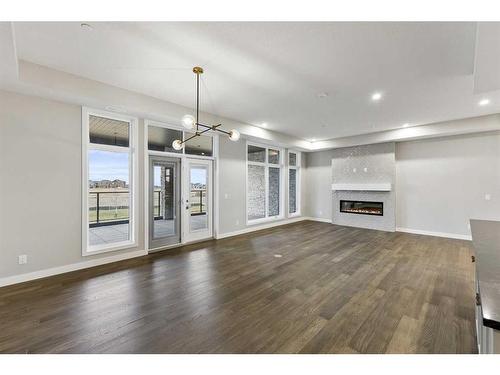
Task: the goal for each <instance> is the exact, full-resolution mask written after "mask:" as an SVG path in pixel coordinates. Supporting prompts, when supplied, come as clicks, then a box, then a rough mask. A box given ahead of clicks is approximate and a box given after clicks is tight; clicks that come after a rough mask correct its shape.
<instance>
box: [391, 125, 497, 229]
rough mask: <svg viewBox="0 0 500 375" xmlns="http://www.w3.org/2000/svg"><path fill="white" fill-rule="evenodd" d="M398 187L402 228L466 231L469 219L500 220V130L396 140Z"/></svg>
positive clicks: (399, 214) (399, 224)
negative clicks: (414, 139) (403, 140)
mask: <svg viewBox="0 0 500 375" xmlns="http://www.w3.org/2000/svg"><path fill="white" fill-rule="evenodd" d="M396 189H397V190H396V196H397V198H396V201H397V204H396V208H397V215H396V217H397V223H396V225H397V227H399V228H409V229H412V230H417V231H428V232H438V233H447V234H451V235H458V236H461V235H462V236H468V235H470V230H469V228H468V223H469V219H470V218H477V219H492V220H500V132H494V133H481V134H471V135H462V136H454V137H446V138H436V139H429V140H423V141H412V142H402V143H398V144H397V146H396ZM487 194H489V195H490V196H491V199H490V200H485V196H486V195H487Z"/></svg>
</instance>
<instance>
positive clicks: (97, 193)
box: [96, 192, 99, 224]
mask: <svg viewBox="0 0 500 375" xmlns="http://www.w3.org/2000/svg"><path fill="white" fill-rule="evenodd" d="M96 195H97V198H96V199H97V214H96V215H97V218H96V220H97V224H99V192H96Z"/></svg>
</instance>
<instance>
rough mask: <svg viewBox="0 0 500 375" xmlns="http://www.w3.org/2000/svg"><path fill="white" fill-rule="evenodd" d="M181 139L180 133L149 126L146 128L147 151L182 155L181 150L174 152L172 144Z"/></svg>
mask: <svg viewBox="0 0 500 375" xmlns="http://www.w3.org/2000/svg"><path fill="white" fill-rule="evenodd" d="M176 139H182V131H180V130H175V129H168V128H163V127H160V126H153V125H150V126H149V127H148V150H150V151H163V152H175V153H182V150H175V149H174V148H173V147H172V142H173V141H175V140H176Z"/></svg>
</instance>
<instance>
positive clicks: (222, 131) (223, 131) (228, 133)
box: [214, 129, 231, 135]
mask: <svg viewBox="0 0 500 375" xmlns="http://www.w3.org/2000/svg"><path fill="white" fill-rule="evenodd" d="M214 130H215V131H216V132H221V133H224V134H227V135H231V133H230V132H227V131H225V130H222V129H214Z"/></svg>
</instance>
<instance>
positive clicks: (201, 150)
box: [184, 133, 213, 156]
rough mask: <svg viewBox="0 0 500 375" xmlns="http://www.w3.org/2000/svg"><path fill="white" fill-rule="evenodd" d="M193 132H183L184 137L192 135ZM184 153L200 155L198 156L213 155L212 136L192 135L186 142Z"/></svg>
mask: <svg viewBox="0 0 500 375" xmlns="http://www.w3.org/2000/svg"><path fill="white" fill-rule="evenodd" d="M193 135H194V133H184V139H188V138H189V137H191V136H193ZM185 150H186V154H188V155H200V156H212V155H213V141H212V137H210V136H206V135H201V136H199V137H194V138H193V139H190V140H189V141H187V142H186V147H185Z"/></svg>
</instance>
